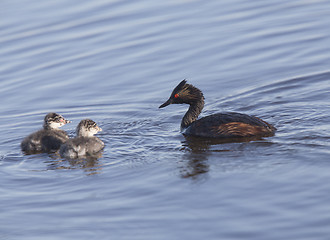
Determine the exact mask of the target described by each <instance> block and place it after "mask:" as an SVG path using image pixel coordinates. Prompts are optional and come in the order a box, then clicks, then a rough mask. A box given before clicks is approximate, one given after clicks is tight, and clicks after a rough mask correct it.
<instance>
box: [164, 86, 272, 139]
mask: <svg viewBox="0 0 330 240" xmlns="http://www.w3.org/2000/svg"><path fill="white" fill-rule="evenodd" d="M183 103H185V104H189V105H190V106H189V109H188V111H187V112H186V114H185V115H184V117H183V118H182V121H181V132H182V133H183V134H184V135H188V136H196V137H207V138H240V137H268V136H273V135H274V133H275V131H276V128H275V127H273V126H272V125H271V124H269V123H267V122H265V121H264V120H262V119H260V118H258V117H254V116H249V115H247V114H242V113H236V112H224V113H217V114H213V115H209V116H206V117H203V118H200V119H197V118H198V116H199V114H200V113H201V112H202V109H203V107H204V95H203V93H202V91H201V90H199V89H198V88H196V87H194V86H193V85H191V84H188V83H187V81H186V80H183V81H181V82H180V83H179V84H178V85H177V86H176V87H175V88H174V90H173V92H172V94H171V96H170V98H169V99H168V100H167V101H166V102H165V103H163V104H162V105H161V106H159V108H163V107H166V106H168V105H170V104H183Z"/></svg>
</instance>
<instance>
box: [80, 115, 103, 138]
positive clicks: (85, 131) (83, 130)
mask: <svg viewBox="0 0 330 240" xmlns="http://www.w3.org/2000/svg"><path fill="white" fill-rule="evenodd" d="M101 131H102V129H101V128H100V127H99V126H97V124H96V122H94V121H93V120H90V119H84V120H81V121H80V123H79V124H78V126H77V129H76V132H77V136H79V137H92V136H94V134H96V133H98V132H101Z"/></svg>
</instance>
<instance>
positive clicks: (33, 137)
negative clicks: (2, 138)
mask: <svg viewBox="0 0 330 240" xmlns="http://www.w3.org/2000/svg"><path fill="white" fill-rule="evenodd" d="M70 122H71V121H69V120H66V119H65V118H64V117H63V116H61V115H59V114H57V113H48V114H47V115H46V116H45V118H44V124H43V129H41V130H39V131H37V132H34V133H32V134H30V135H29V136H27V137H26V138H25V139H24V140H23V141H22V142H21V148H22V150H23V151H24V152H26V153H27V154H32V153H39V152H52V151H56V150H58V149H59V148H60V146H61V144H62V143H64V142H65V141H66V140H68V139H69V136H68V134H67V133H66V132H65V131H63V130H60V129H58V128H59V127H61V126H63V125H65V124H67V123H70Z"/></svg>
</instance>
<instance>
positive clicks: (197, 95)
mask: <svg viewBox="0 0 330 240" xmlns="http://www.w3.org/2000/svg"><path fill="white" fill-rule="evenodd" d="M199 101H203V102H204V96H203V93H202V92H201V90H199V89H198V88H196V87H194V86H193V85H191V84H187V81H186V80H183V81H181V82H180V83H179V85H178V86H176V87H175V88H174V90H173V92H172V94H171V96H170V98H169V99H168V100H167V101H166V102H165V103H163V104H162V105H160V106H159V108H163V107H166V106H168V105H170V104H182V103H186V104H190V105H192V104H196V103H197V102H199Z"/></svg>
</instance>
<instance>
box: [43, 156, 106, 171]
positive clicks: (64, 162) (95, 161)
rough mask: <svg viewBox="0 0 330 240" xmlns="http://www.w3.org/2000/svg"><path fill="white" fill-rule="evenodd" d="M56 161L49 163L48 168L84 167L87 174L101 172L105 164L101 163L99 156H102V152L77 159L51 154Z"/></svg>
mask: <svg viewBox="0 0 330 240" xmlns="http://www.w3.org/2000/svg"><path fill="white" fill-rule="evenodd" d="M51 157H52V158H53V159H54V161H52V162H51V163H50V164H49V165H48V170H57V169H82V170H84V171H85V172H86V174H87V175H94V174H98V173H101V170H102V167H103V165H102V164H101V163H100V161H99V158H101V157H102V152H99V153H97V154H95V155H93V156H87V157H85V158H76V159H63V158H60V157H59V156H58V155H53V156H51Z"/></svg>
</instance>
